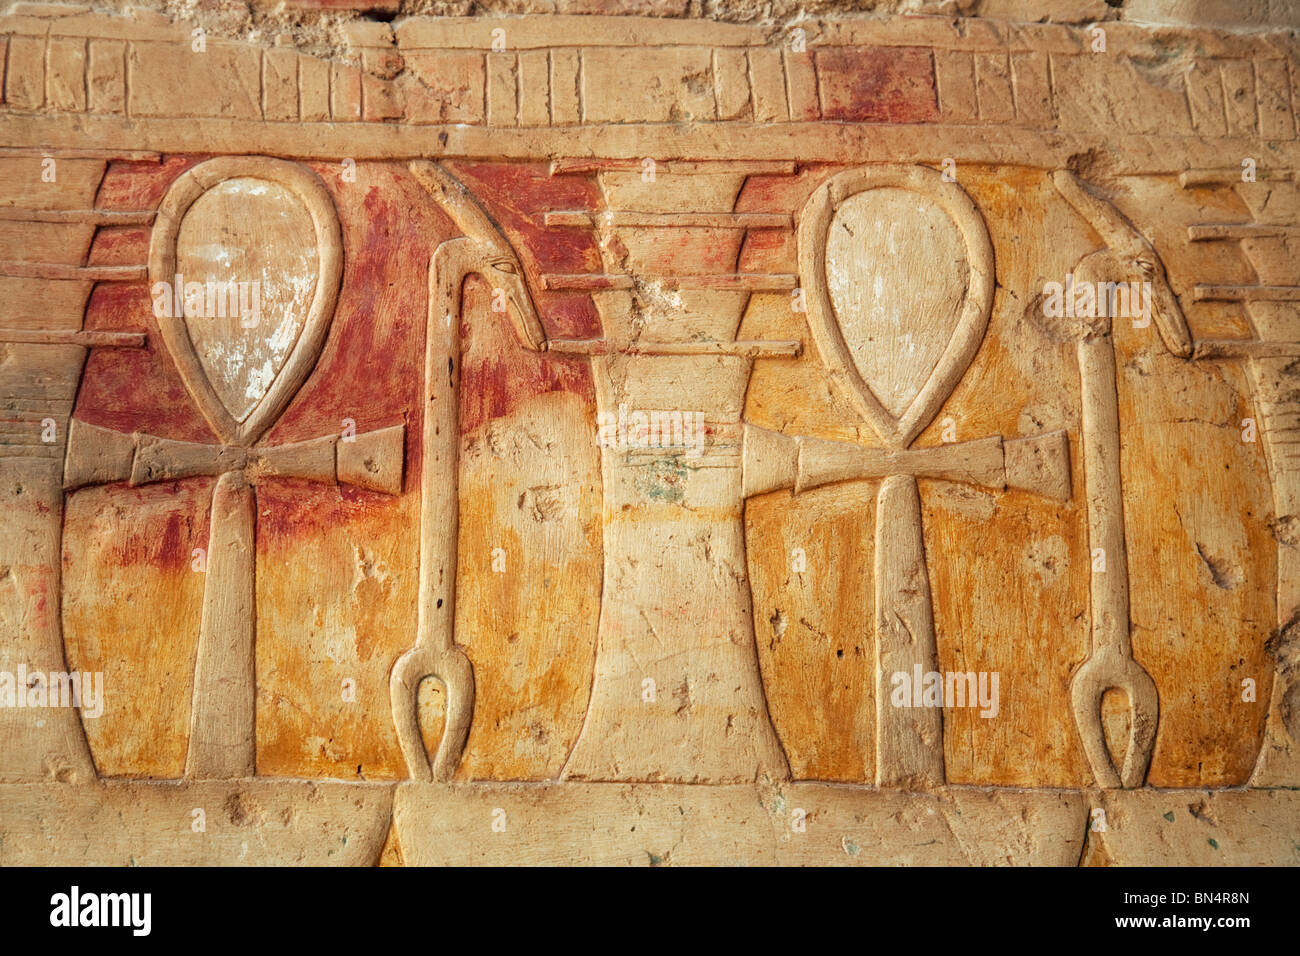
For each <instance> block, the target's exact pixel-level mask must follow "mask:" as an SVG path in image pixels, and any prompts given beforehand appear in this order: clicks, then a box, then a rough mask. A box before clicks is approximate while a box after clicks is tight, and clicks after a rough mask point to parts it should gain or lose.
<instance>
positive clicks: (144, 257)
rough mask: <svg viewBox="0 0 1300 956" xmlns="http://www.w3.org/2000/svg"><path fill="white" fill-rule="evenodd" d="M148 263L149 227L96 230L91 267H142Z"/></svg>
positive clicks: (92, 244)
mask: <svg viewBox="0 0 1300 956" xmlns="http://www.w3.org/2000/svg"><path fill="white" fill-rule="evenodd" d="M148 262H149V227H148V226H101V227H100V228H98V229H96V230H95V240H94V242H92V243H91V246H90V257H89V259H88V260H87V263H88V264H89V265H92V266H140V265H146V264H148Z"/></svg>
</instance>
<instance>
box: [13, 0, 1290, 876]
mask: <svg viewBox="0 0 1300 956" xmlns="http://www.w3.org/2000/svg"><path fill="white" fill-rule="evenodd" d="M163 6H164V8H165V9H167V10H169V11H170V10H171V6H170V5H168V4H163ZM259 10H260V8H259ZM926 12H927V13H930V12H931V11H928V10H927V11H926ZM1108 15H1110V16H1111V17H1112V18H1111V19H1110V20H1107V21H1105V22H1104V24H1103V26H1102V27H1097V26H1095V25H1091V26H1090V25H1087V24H1083V23H1075V24H1067V23H1052V22H1042V23H1021V22H1013V21H1000V20H978V19H971V20H957V21H954V20H953V19H952V18H951V17H945V16H937V15H921V16H916V17H907V18H902V17H899V18H891V17H884V18H865V17H861V16H858V15H853V14H848V13H845V14H844V15H842V16H839V17H826V18H822V19H817V20H808V21H807V22H806V23H805V24H804V25H803V26H800V27H798V28H797V29H798V31H799V33H800V35H801V36H800V39H799V41H798V43H795V42H793V40H792V39H791V36H790V35H788V32H789V31H784V30H782V31H775V32H773V31H765V30H764V29H763V28H762V27H761V26H760V25H757V24H747V23H727V22H708V21H690V20H683V19H678V18H674V17H667V16H665V17H621V16H590V17H582V18H578V17H569V16H566V15H563V14H547V15H532V16H501V17H464V18H452V17H433V16H421V15H410V16H407V15H401V16H398V17H397V18H396V19H395V20H394V21H393V22H392V23H389V22H386V21H381V20H375V19H366V18H354V19H350V20H347V22H346V23H345V25H344V27H342V28H340V29H341V33H340V34H339V36H340V37H341V38H342V41H341V42H340V43H338V44H336V45H334V46H331V47H329V48H328V49H329V51H330V53H329V55H328V56H318V55H316V54H317V53H319V52H321V48H318V46H317V45H314V44H318V41H321V36H323V34H321V35H317V34H316V33H313V32H312V31H313V30H316V29H318V28H319V29H321V30H323V29H325V27H322V26H320V23H323V22H324V21H319V22H318V21H316V20H313V19H312V18H311V17H307V18H306V19H304V20H303V21H302V23H300V24H299V25H298V26H297V27H295V28H294V30H286V32H284V33H283V34H282V35H281V36H280V38H279V39H278V40H275V41H274V42H270V41H267V42H264V41H263V39H262V38H260V37H259V36H248V37H244V36H223V35H220V34H219V32H218V33H215V34H214V35H212V36H210V37H206V39H205V42H204V44H203V47H204V48H203V49H202V50H199V49H198V48H197V47H195V46H193V41H194V36H195V34H193V33H192V32H191V28H190V27H189V26H188V25H187V24H186V23H185V22H182V21H181V20H179V19H173V17H172V16H171V14H170V13H168V14H164V13H156V14H146V13H143V12H139V11H138V12H137V14H136V15H133V16H126V15H123V14H118V13H111V12H89V11H87V10H85V9H83V8H79V7H72V6H67V7H66V8H65V7H61V6H59V5H58V4H40V5H33V4H27V3H18V4H15V5H14V6H13V8H12V9H11V10H9V11H8V12H7V13H6V14H5V15H4V16H3V17H0V34H2V36H0V58H3V61H4V64H5V69H4V71H3V74H0V75H3V77H4V80H3V102H0V171H3V173H4V176H3V177H0V224H2V225H3V228H0V234H2V237H0V292H3V293H5V295H3V296H0V311H3V313H4V315H3V318H0V400H3V401H4V403H5V409H6V419H5V425H4V428H3V430H2V431H0V501H2V502H3V505H4V509H3V510H4V513H5V519H4V520H5V522H6V524H5V530H4V533H3V534H0V622H3V627H4V630H3V633H2V634H0V642H2V643H0V837H2V838H0V861H3V862H6V863H27V864H54V863H68V862H76V863H87V862H89V863H104V864H125V863H128V862H136V863H182V864H210V863H251V864H266V863H306V864H323V863H330V864H345V865H346V864H351V865H369V864H375V863H384V864H401V863H405V864H410V865H421V864H424V865H428V864H449V863H450V864H470V863H484V864H502V863H519V862H523V863H544V864H553V863H556V864H564V863H598V864H650V865H658V864H663V863H677V864H691V863H695V864H716V863H728V862H739V863H747V864H773V863H777V864H810V865H828V864H880V863H902V864H906V863H912V864H952V863H968V864H977V865H992V864H1004V863H1013V864H1047V865H1079V864H1087V865H1106V864H1140V863H1166V862H1183V863H1189V864H1195V865H1199V864H1211V863H1218V862H1227V863H1267V864H1285V863H1295V862H1300V858H1298V857H1297V853H1298V852H1300V851H1297V849H1296V847H1297V846H1298V845H1300V844H1298V843H1297V842H1296V839H1295V821H1296V820H1297V819H1300V817H1298V816H1297V813H1298V812H1300V806H1298V805H1297V798H1296V788H1297V787H1300V650H1298V648H1300V644H1298V643H1297V641H1298V640H1300V639H1298V638H1297V636H1296V627H1297V625H1296V620H1297V615H1300V567H1298V566H1297V558H1296V554H1297V550H1296V549H1297V531H1296V524H1295V523H1296V517H1295V516H1296V514H1297V513H1300V505H1298V504H1297V498H1298V497H1300V485H1298V484H1297V482H1298V481H1300V479H1298V478H1297V475H1300V465H1298V464H1297V462H1296V460H1295V456H1294V455H1293V454H1292V450H1291V449H1292V447H1293V446H1294V445H1295V444H1296V440H1295V438H1294V436H1293V432H1295V431H1296V429H1297V421H1298V420H1300V407H1298V406H1297V404H1296V395H1297V393H1296V383H1295V381H1294V378H1295V371H1294V369H1293V368H1292V366H1293V364H1294V363H1295V360H1296V359H1297V358H1298V357H1300V334H1297V330H1296V303H1297V301H1300V297H1298V296H1297V294H1296V289H1297V288H1300V279H1298V278H1297V276H1296V275H1295V270H1296V267H1295V265H1294V262H1295V258H1296V257H1295V256H1294V254H1293V253H1294V249H1293V248H1292V246H1293V242H1294V233H1295V230H1296V228H1297V221H1298V219H1300V194H1298V193H1297V191H1296V184H1295V176H1296V169H1297V168H1300V147H1298V146H1297V140H1296V115H1297V109H1298V108H1300V92H1297V88H1296V86H1295V84H1294V77H1295V76H1296V75H1297V62H1298V61H1297V50H1296V47H1295V43H1294V38H1293V37H1291V35H1290V34H1289V33H1285V32H1277V33H1272V32H1254V33H1247V32H1241V33H1238V32H1234V31H1233V30H1230V29H1220V28H1214V29H1210V28H1205V27H1197V26H1194V25H1189V26H1180V27H1178V28H1177V30H1176V31H1175V32H1176V33H1177V35H1178V36H1180V37H1185V38H1187V39H1188V41H1189V42H1188V43H1186V44H1183V45H1182V46H1180V47H1179V50H1180V51H1182V52H1179V53H1177V54H1176V55H1174V54H1170V55H1169V56H1170V57H1172V59H1171V60H1170V62H1169V63H1164V61H1161V62H1162V63H1164V65H1162V66H1159V67H1153V66H1152V63H1153V62H1155V60H1154V59H1153V55H1152V51H1153V50H1155V49H1157V48H1159V49H1161V50H1164V51H1166V53H1167V50H1168V47H1167V46H1161V44H1162V43H1165V42H1166V41H1167V35H1166V34H1167V31H1166V32H1161V29H1160V28H1157V27H1153V26H1150V25H1142V24H1138V23H1134V22H1129V21H1126V20H1124V19H1122V15H1121V13H1119V12H1116V13H1114V14H1108ZM494 28H496V29H500V30H502V31H503V36H504V39H500V38H497V37H494V36H493V33H492V31H493V29H494ZM1092 29H1103V33H1106V34H1107V35H1108V36H1109V42H1110V52H1109V53H1101V52H1098V51H1096V50H1095V49H1094V48H1093V46H1091V45H1090V44H1094V43H1095V34H1094V33H1092V32H1091V30H1092ZM295 30H296V31H297V32H294V31H295ZM198 32H199V33H203V32H204V31H203V30H202V29H200V30H199V31H198ZM178 50H179V51H181V54H180V55H184V56H188V57H191V58H192V62H190V61H187V62H190V65H191V66H192V67H193V71H194V75H193V77H192V78H191V80H190V81H189V82H187V83H186V84H185V85H184V87H183V88H180V89H176V88H173V86H172V84H170V83H169V82H168V80H167V76H168V73H167V70H168V67H167V64H168V63H169V62H171V58H173V57H174V56H176V55H178V54H177V51H178ZM1246 100H1249V102H1248V103H1247V102H1246ZM1189 807H1199V808H1201V810H1200V811H1198V812H1191V811H1189V810H1188V808H1189ZM1206 808H1210V809H1208V810H1207V809H1206ZM1211 811H1212V812H1211ZM196 814H197V815H196ZM200 817H201V818H202V819H203V820H204V821H205V823H204V827H203V828H202V829H201V830H195V829H194V826H195V821H196V820H198V819H199V818H200ZM200 832H201V833H202V834H203V836H202V838H200V839H189V836H190V834H192V833H200Z"/></svg>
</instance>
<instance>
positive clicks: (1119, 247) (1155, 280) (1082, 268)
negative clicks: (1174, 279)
mask: <svg viewBox="0 0 1300 956" xmlns="http://www.w3.org/2000/svg"><path fill="white" fill-rule="evenodd" d="M1052 183H1053V185H1055V186H1056V189H1057V191H1058V192H1060V193H1061V195H1062V196H1064V197H1065V199H1066V201H1067V202H1069V204H1070V205H1071V206H1073V207H1074V208H1075V210H1076V211H1078V213H1079V215H1081V216H1083V218H1084V219H1086V220H1087V221H1088V224H1089V225H1090V226H1092V228H1093V229H1095V230H1096V231H1097V233H1098V234H1099V235H1100V236H1101V238H1102V239H1103V240H1104V241H1105V243H1106V248H1105V249H1102V250H1099V251H1097V252H1094V253H1092V254H1091V255H1088V256H1085V257H1084V258H1083V260H1082V261H1081V262H1080V264H1079V267H1078V268H1077V269H1076V273H1085V272H1086V273H1092V274H1095V275H1098V276H1100V277H1102V278H1105V279H1111V280H1120V279H1122V278H1123V277H1124V276H1131V275H1134V274H1137V275H1140V276H1141V277H1142V280H1143V281H1144V282H1146V283H1148V284H1149V286H1150V288H1151V312H1152V318H1154V319H1155V322H1156V329H1157V330H1158V331H1159V333H1160V338H1161V340H1162V341H1163V342H1164V343H1165V347H1166V348H1167V349H1169V351H1170V352H1172V353H1173V354H1174V355H1177V356H1178V357H1179V358H1190V357H1191V355H1192V335H1191V332H1190V331H1189V330H1188V328H1187V319H1186V317H1185V316H1184V315H1183V310H1182V307H1181V306H1180V305H1179V304H1178V296H1177V295H1175V294H1174V290H1173V289H1172V288H1171V287H1170V285H1169V278H1168V276H1166V275H1165V267H1164V263H1163V262H1161V261H1160V255H1159V253H1157V252H1156V250H1155V247H1154V246H1153V245H1151V243H1150V241H1149V240H1148V239H1147V238H1146V236H1144V235H1142V233H1140V232H1138V230H1137V227H1135V226H1134V225H1133V224H1132V223H1131V222H1129V220H1128V219H1127V218H1125V216H1124V214H1123V213H1121V212H1120V211H1119V210H1118V209H1116V208H1115V207H1114V206H1113V205H1111V204H1110V203H1108V202H1106V201H1105V200H1104V199H1101V198H1099V197H1098V196H1096V195H1094V194H1093V193H1092V192H1091V191H1090V190H1089V189H1088V187H1087V186H1086V184H1085V183H1084V182H1083V180H1081V179H1080V178H1079V177H1078V176H1076V175H1075V174H1074V173H1072V172H1069V171H1068V170H1058V171H1057V172H1055V173H1053V174H1052ZM1109 321H1110V320H1109V319H1105V320H1104V322H1105V327H1104V328H1100V327H1099V328H1093V329H1091V330H1089V331H1090V333H1091V334H1108V333H1109V331H1110V328H1109Z"/></svg>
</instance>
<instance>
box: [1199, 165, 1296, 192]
mask: <svg viewBox="0 0 1300 956" xmlns="http://www.w3.org/2000/svg"><path fill="white" fill-rule="evenodd" d="M1257 178H1258V179H1259V180H1260V181H1263V180H1289V179H1290V178H1291V174H1290V173H1289V172H1274V171H1273V170H1263V169H1262V170H1260V171H1259V172H1258V173H1257ZM1240 182H1242V178H1241V167H1240V166H1228V167H1226V168H1223V169H1189V170H1186V171H1185V172H1182V173H1180V174H1179V176H1178V184H1179V185H1180V186H1182V187H1183V188H1184V189H1186V188H1188V187H1189V186H1230V185H1233V184H1235V183H1240Z"/></svg>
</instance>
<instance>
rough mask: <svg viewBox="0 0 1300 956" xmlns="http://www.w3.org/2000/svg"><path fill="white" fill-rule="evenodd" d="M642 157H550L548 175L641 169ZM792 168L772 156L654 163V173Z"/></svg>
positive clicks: (783, 172)
mask: <svg viewBox="0 0 1300 956" xmlns="http://www.w3.org/2000/svg"><path fill="white" fill-rule="evenodd" d="M643 163H644V160H643V159H555V160H552V161H551V175H552V176H563V175H566V174H581V173H600V172H621V171H626V172H641V171H642V169H643V168H644V167H643V165H642V164H643ZM794 170H795V164H794V163H793V162H787V161H785V160H772V159H750V160H744V159H742V160H734V161H733V160H725V159H721V160H702V161H698V162H662V163H658V164H656V166H655V174H656V175H658V174H660V173H668V174H669V175H678V176H683V175H685V176H693V175H701V174H706V173H733V174H740V175H750V176H756V175H770V176H781V175H785V176H788V175H790V174H791V173H793V172H794Z"/></svg>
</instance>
